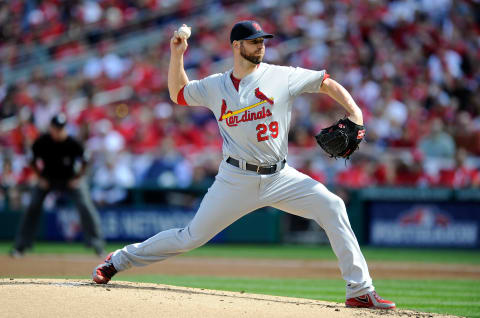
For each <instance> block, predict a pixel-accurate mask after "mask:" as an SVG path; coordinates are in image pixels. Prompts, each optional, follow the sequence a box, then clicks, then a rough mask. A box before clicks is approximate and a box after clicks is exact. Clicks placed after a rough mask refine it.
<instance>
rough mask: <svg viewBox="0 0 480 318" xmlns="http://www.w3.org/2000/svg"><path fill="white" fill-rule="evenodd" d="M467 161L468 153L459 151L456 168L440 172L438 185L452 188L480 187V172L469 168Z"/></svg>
mask: <svg viewBox="0 0 480 318" xmlns="http://www.w3.org/2000/svg"><path fill="white" fill-rule="evenodd" d="M466 159H467V152H466V151H465V150H464V149H459V150H458V151H457V153H456V154H455V166H454V167H452V168H450V169H441V170H440V173H439V175H440V176H439V180H438V185H439V186H442V187H451V188H465V187H470V186H476V187H478V186H480V171H479V170H478V169H475V168H472V167H468V166H467V164H466Z"/></svg>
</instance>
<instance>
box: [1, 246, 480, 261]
mask: <svg viewBox="0 0 480 318" xmlns="http://www.w3.org/2000/svg"><path fill="white" fill-rule="evenodd" d="M11 244H12V243H11V242H5V241H3V242H0V254H6V253H8V251H9V250H10V248H11ZM123 246H124V244H121V243H114V244H108V246H107V251H113V250H115V249H118V248H122V247H123ZM362 251H363V254H364V255H365V258H366V259H367V261H392V262H397V261H402V262H423V263H450V264H474V265H476V264H480V251H479V250H462V249H420V248H416V249H413V248H374V247H362ZM32 252H33V253H40V254H44V253H52V254H69V253H74V254H87V253H92V250H91V249H87V248H86V247H84V246H83V245H82V244H80V243H50V242H48V243H45V242H38V243H37V244H35V247H34V250H33V251H32ZM184 255H186V256H189V257H224V258H277V259H278V258H281V259H326V260H335V259H336V258H335V255H334V254H333V252H332V249H331V247H330V246H325V245H322V246H312V245H244V244H240V245H232V244H228V245H227V244H225V245H223V244H207V245H205V246H202V247H200V248H198V249H195V250H193V251H191V252H188V253H186V254H184Z"/></svg>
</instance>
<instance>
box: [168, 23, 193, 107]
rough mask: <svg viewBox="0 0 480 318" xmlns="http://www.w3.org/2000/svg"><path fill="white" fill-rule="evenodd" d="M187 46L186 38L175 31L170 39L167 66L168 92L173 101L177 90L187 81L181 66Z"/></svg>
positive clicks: (175, 100)
mask: <svg viewBox="0 0 480 318" xmlns="http://www.w3.org/2000/svg"><path fill="white" fill-rule="evenodd" d="M187 47H188V43H187V40H186V39H184V38H181V37H179V36H178V35H177V31H175V33H174V34H173V37H172V38H171V39H170V64H169V66H168V92H169V93H170V99H171V100H172V101H173V102H174V103H177V96H178V92H179V91H180V90H181V89H182V88H183V87H184V86H185V85H187V84H188V82H189V80H188V76H187V73H185V69H184V67H183V54H184V53H185V51H186V50H187Z"/></svg>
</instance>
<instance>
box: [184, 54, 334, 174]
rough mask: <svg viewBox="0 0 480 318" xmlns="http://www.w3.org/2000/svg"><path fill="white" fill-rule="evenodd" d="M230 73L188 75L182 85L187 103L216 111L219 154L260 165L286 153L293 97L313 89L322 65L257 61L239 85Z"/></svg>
mask: <svg viewBox="0 0 480 318" xmlns="http://www.w3.org/2000/svg"><path fill="white" fill-rule="evenodd" d="M231 73H232V70H229V71H227V72H225V73H223V74H214V75H211V76H209V77H206V78H204V79H202V80H196V81H190V82H189V83H188V84H187V85H186V86H185V88H184V91H183V96H184V98H185V101H186V103H187V104H188V105H189V106H206V107H208V108H210V109H211V110H212V112H213V113H214V114H215V117H216V118H217V121H218V126H219V128H220V134H221V135H222V138H223V154H224V156H231V157H233V158H237V159H243V160H245V161H247V162H249V163H253V164H262V165H265V164H275V163H277V162H279V161H281V160H283V159H285V157H286V156H287V151H288V129H289V127H290V118H291V111H292V103H293V100H294V98H295V97H296V96H297V95H299V94H301V93H316V92H318V91H319V88H320V85H321V84H322V81H323V79H324V77H325V71H324V70H323V71H312V70H307V69H304V68H300V67H296V68H294V67H285V66H278V65H270V64H266V63H261V64H260V65H259V67H258V68H257V69H256V70H255V71H254V72H253V73H251V74H249V75H248V76H246V77H244V78H243V79H242V80H241V82H240V87H239V90H238V91H237V90H236V88H235V87H234V85H233V83H232V80H231V78H230V75H231Z"/></svg>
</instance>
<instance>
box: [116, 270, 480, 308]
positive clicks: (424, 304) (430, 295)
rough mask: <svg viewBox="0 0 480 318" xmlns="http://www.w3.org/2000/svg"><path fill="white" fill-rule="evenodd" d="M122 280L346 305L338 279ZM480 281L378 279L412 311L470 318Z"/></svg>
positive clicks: (385, 292)
mask: <svg viewBox="0 0 480 318" xmlns="http://www.w3.org/2000/svg"><path fill="white" fill-rule="evenodd" d="M119 276H120V277H119V278H118V279H121V280H126V281H134V282H148V283H159V284H167V285H175V286H186V287H196V288H206V289H216V290H227V291H236V292H241V291H244V292H247V293H255V294H266V295H276V296H288V297H299V298H310V299H317V300H324V301H334V302H339V303H342V302H344V301H345V288H344V284H345V283H344V282H343V281H342V280H335V279H279V278H262V279H258V278H225V277H200V276H164V275H138V276H130V275H128V274H120V275H119ZM479 283H480V281H474V280H473V281H472V280H419V279H415V280H375V287H376V289H377V290H378V292H379V294H380V295H381V296H382V297H383V298H386V299H390V300H393V301H395V302H396V304H397V307H398V308H399V309H412V310H417V311H422V312H434V313H441V314H450V315H458V316H466V317H480V288H478V284H479Z"/></svg>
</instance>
